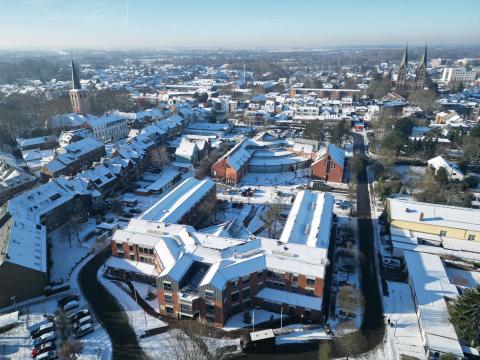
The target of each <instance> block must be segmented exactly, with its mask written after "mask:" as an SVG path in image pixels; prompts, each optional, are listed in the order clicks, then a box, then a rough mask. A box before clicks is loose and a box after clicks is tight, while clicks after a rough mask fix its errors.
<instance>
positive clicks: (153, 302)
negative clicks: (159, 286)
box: [132, 281, 160, 312]
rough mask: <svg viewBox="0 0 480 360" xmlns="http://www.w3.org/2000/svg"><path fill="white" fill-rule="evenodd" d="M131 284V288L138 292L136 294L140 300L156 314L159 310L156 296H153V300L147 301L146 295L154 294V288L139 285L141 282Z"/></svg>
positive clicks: (143, 284)
mask: <svg viewBox="0 0 480 360" xmlns="http://www.w3.org/2000/svg"><path fill="white" fill-rule="evenodd" d="M132 284H133V286H134V287H135V289H136V290H137V291H138V293H139V294H140V295H141V296H142V298H143V299H144V300H145V301H146V302H147V303H148V304H149V305H150V306H151V307H152V308H153V309H154V310H155V311H157V312H159V311H160V309H159V307H158V306H159V304H158V300H157V296H156V295H155V298H153V300H147V295H148V293H150V292H153V293H154V294H156V289H155V287H154V286H152V285H147V284H145V283H141V282H138V281H132Z"/></svg>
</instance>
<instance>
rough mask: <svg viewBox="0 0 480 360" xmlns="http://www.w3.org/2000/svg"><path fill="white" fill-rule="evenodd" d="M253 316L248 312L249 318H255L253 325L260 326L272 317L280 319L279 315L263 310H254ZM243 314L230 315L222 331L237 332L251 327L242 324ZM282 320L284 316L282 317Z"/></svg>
mask: <svg viewBox="0 0 480 360" xmlns="http://www.w3.org/2000/svg"><path fill="white" fill-rule="evenodd" d="M254 312H255V315H253V312H252V311H250V316H252V320H253V316H254V317H255V324H261V323H263V322H266V321H270V319H271V317H272V316H273V319H280V314H278V313H274V312H271V311H267V310H263V309H255V310H254ZM243 314H244V312H243V311H242V312H239V313H238V314H235V315H232V316H230V317H229V318H228V320H227V322H226V323H225V326H224V327H223V330H225V331H232V330H237V329H241V328H244V327H247V326H251V324H245V323H244V322H243ZM283 317H284V318H285V317H286V315H284V316H283Z"/></svg>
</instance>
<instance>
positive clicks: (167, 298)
mask: <svg viewBox="0 0 480 360" xmlns="http://www.w3.org/2000/svg"><path fill="white" fill-rule="evenodd" d="M165 302H166V303H167V304H173V296H172V295H171V294H165Z"/></svg>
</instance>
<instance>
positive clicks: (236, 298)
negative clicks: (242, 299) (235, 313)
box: [231, 291, 239, 302]
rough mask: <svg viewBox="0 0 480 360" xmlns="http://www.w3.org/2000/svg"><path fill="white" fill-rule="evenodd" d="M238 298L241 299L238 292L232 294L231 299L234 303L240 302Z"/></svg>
mask: <svg viewBox="0 0 480 360" xmlns="http://www.w3.org/2000/svg"><path fill="white" fill-rule="evenodd" d="M238 298H239V294H238V291H237V292H235V293H233V294H232V297H231V299H232V302H235V301H238Z"/></svg>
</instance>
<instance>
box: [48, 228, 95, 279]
mask: <svg viewBox="0 0 480 360" xmlns="http://www.w3.org/2000/svg"><path fill="white" fill-rule="evenodd" d="M96 226H97V225H96V223H95V219H94V218H89V219H88V220H87V222H85V223H82V224H77V225H74V224H72V223H71V222H67V223H65V224H64V225H62V226H60V227H59V228H57V229H55V230H54V231H52V232H51V233H50V234H49V235H48V237H49V238H50V243H51V244H52V260H53V266H52V268H51V273H50V278H51V281H61V280H63V281H68V280H69V277H70V274H71V272H72V270H73V268H74V267H75V265H76V264H77V263H78V262H79V261H80V260H81V259H82V258H84V257H85V256H87V255H88V254H89V253H90V252H92V250H93V249H94V247H95V246H96V236H95V235H93V236H91V237H88V235H89V234H92V232H94V231H95V228H96ZM77 232H78V237H77ZM87 237H88V240H87V241H84V240H86V239H87ZM79 239H80V241H79Z"/></svg>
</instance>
